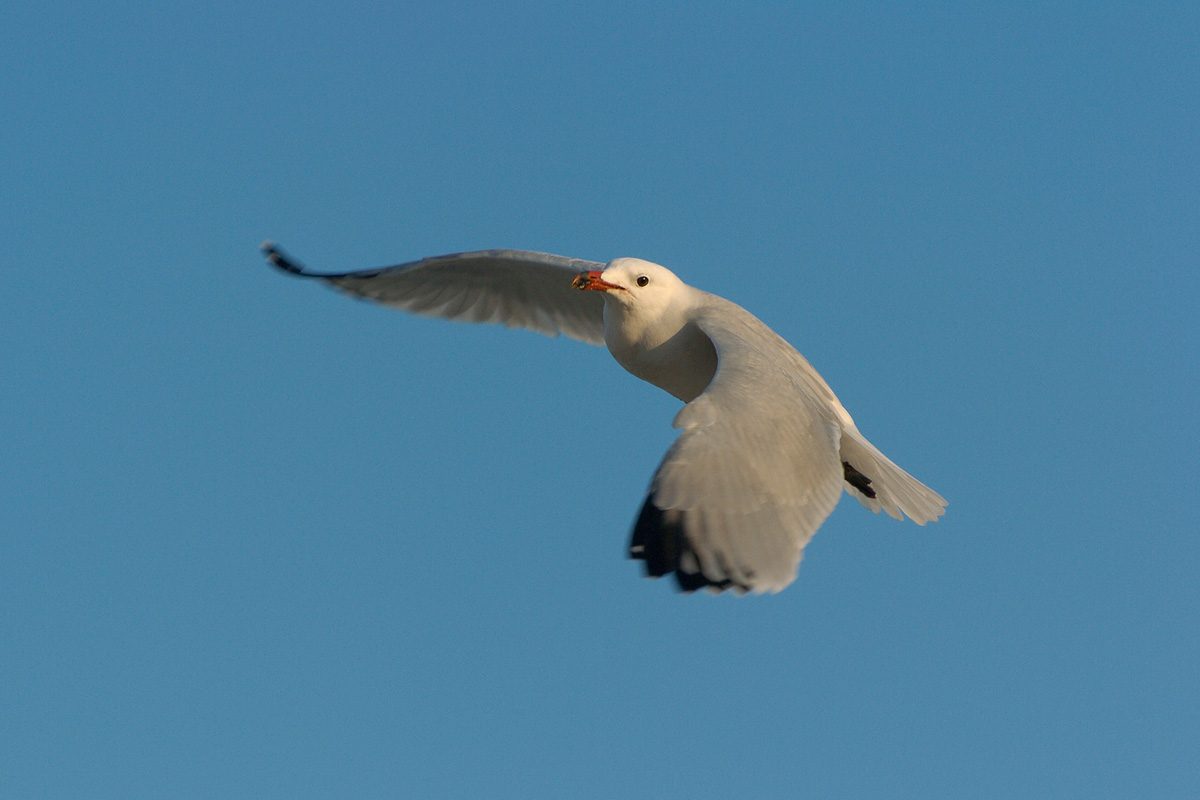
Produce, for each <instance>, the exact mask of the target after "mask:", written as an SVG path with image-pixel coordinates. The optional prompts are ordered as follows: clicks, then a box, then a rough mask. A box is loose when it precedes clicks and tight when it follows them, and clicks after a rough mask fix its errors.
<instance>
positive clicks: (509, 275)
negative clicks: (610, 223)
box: [262, 242, 604, 345]
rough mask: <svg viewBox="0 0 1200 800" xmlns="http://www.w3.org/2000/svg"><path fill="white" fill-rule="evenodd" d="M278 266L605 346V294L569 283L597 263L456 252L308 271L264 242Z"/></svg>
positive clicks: (410, 302)
mask: <svg viewBox="0 0 1200 800" xmlns="http://www.w3.org/2000/svg"><path fill="white" fill-rule="evenodd" d="M262 249H263V252H264V253H266V256H267V260H268V261H270V262H271V263H272V264H273V265H275V266H276V267H279V268H280V269H282V270H284V271H286V272H290V273H292V274H294V275H300V276H303V277H308V278H319V279H321V280H324V281H327V282H328V283H330V284H332V285H334V286H336V287H337V288H339V289H341V290H342V291H345V292H348V293H349V294H353V295H356V296H358V297H364V298H367V299H369V300H374V301H375V302H377V303H382V304H383V305H387V306H392V307H394V308H400V309H403V310H405V311H409V312H411V313H414V314H421V315H423V316H430V317H441V318H443V319H451V320H459V321H463V322H494V323H499V324H502V325H506V326H507V327H510V328H525V329H528V330H532V331H536V332H538V333H542V334H546V335H548V336H558V335H559V334H562V335H564V336H569V337H571V338H572V339H579V340H580V341H583V342H587V343H588V344H596V345H599V344H604V298H603V297H602V296H601V294H600V293H599V292H581V291H578V290H577V289H573V288H571V280H572V279H573V278H574V277H575V275H577V274H578V273H580V272H582V271H584V270H599V269H603V268H604V265H603V264H601V263H599V262H596V261H584V260H581V259H577V258H566V257H564V256H556V255H551V254H549V253H535V252H531V251H528V250H480V251H476V252H472V253H451V254H450V255H444V256H434V257H432V258H425V259H422V260H420V261H412V262H409V263H406V264H397V265H396V266H393V267H384V268H381V269H369V270H360V271H356V272H342V273H320V272H310V271H309V270H307V269H305V268H304V267H302V266H300V265H298V264H296V263H295V262H293V261H291V260H290V259H288V258H287V257H286V256H284V255H283V253H282V252H281V251H280V250H279V249H278V248H277V247H276V246H275V245H274V244H272V243H270V242H267V243H264V244H263V247H262Z"/></svg>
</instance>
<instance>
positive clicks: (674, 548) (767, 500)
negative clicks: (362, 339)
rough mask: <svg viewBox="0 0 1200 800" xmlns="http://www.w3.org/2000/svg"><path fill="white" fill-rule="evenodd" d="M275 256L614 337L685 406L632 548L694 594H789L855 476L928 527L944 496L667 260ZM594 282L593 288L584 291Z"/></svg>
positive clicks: (462, 308) (470, 316)
mask: <svg viewBox="0 0 1200 800" xmlns="http://www.w3.org/2000/svg"><path fill="white" fill-rule="evenodd" d="M262 250H263V252H264V253H265V254H266V258H267V260H268V261H269V262H270V263H271V264H273V265H274V266H276V267H278V268H280V269H282V270H284V271H287V272H290V273H292V274H295V275H301V276H304V277H311V278H320V279H322V280H325V281H328V282H329V283H331V284H333V285H334V286H336V287H338V288H339V289H342V290H344V291H346V292H349V293H350V294H354V295H358V296H361V297H366V298H369V299H371V300H376V301H378V302H380V303H383V304H385V305H389V306H395V307H397V308H402V309H404V310H406V311H411V312H414V313H416V314H424V315H427V316H435V317H443V318H446V319H453V320H464V321H469V322H498V323H502V324H504V325H507V326H508V327H510V328H528V329H530V330H534V331H537V332H538V333H544V334H547V335H550V336H557V335H558V334H560V333H561V334H565V335H567V336H570V337H571V338H573V339H579V340H581V341H584V342H587V343H588V344H595V345H599V344H606V345H608V350H609V352H610V353H612V355H613V358H615V359H616V360H617V363H619V364H620V365H621V366H622V367H624V368H625V369H626V370H628V371H629V372H631V373H633V374H634V375H636V376H637V377H639V378H641V379H642V380H644V381H648V382H649V383H652V384H654V385H655V386H657V387H659V388H661V389H663V390H665V391H667V392H669V393H670V394H672V395H674V396H675V397H677V398H679V399H680V400H682V401H683V402H684V403H686V405H685V406H684V407H683V408H682V409H681V410H680V412H679V414H678V415H676V417H675V422H674V427H676V428H682V429H683V433H681V434H680V435H679V438H678V439H676V440H675V443H674V444H673V445H672V446H671V448H670V450H668V451H667V454H666V456H665V457H664V458H663V461H662V464H661V465H660V466H659V468H658V471H657V472H656V473H655V475H654V479H653V480H652V481H651V483H650V489H649V492H648V494H647V497H646V500H645V503H644V504H643V506H642V510H641V513H640V515H639V516H638V519H637V522H636V523H635V524H634V528H633V535H632V538H631V541H630V545H629V556H630V558H634V559H639V560H641V561H643V562H645V569H646V573H647V574H648V575H649V576H652V577H660V576H662V575H666V574H669V573H674V574H675V578H676V580H677V582H678V584H679V587H680V588H681V589H682V590H684V591H689V592H690V591H694V590H696V589H699V588H708V589H710V590H712V591H716V592H719V591H721V590H723V589H727V588H732V589H734V590H736V591H738V592H740V593H745V592H747V591H752V592H756V593H762V592H778V591H779V590H781V589H783V588H784V587H785V586H787V585H788V584H790V583H791V582H792V581H793V580H795V578H796V570H797V568H798V567H799V564H800V558H801V555H802V553H803V550H804V546H805V545H806V544H808V541H809V539H811V538H812V536H813V534H814V533H816V530H817V528H818V527H819V526H820V525H821V523H822V522H824V521H825V518H826V517H828V516H829V514H830V513H831V512H832V511H833V507H834V506H835V505H837V501H838V498H839V497H840V496H841V493H842V490H843V489H844V490H845V491H846V492H848V493H849V494H851V495H853V496H854V497H856V498H858V501H859V502H860V503H862V504H863V505H864V506H866V507H867V508H869V509H871V510H872V511H874V512H876V513H878V512H879V511H886V512H887V513H888V514H889V515H890V516H892V517H895V518H896V519H902V518H903V516H904V515H907V516H908V517H909V518H910V519H911V520H913V521H914V522H916V523H917V524H918V525H924V524H925V523H926V522H932V521H934V520H936V519H937V518H938V517H939V516H941V515H942V514H943V513H945V506H946V501H945V500H943V499H942V497H941V496H940V495H938V494H937V493H936V492H934V491H933V490H932V489H929V488H928V487H926V486H924V485H923V484H921V483H920V482H919V481H917V480H916V479H915V478H913V477H912V476H911V475H909V474H908V473H907V472H905V471H904V470H902V469H900V468H899V467H898V466H896V465H895V464H893V463H892V462H891V461H890V460H888V458H887V457H886V456H884V455H883V453H881V452H879V450H877V449H876V448H875V447H874V445H872V444H871V443H870V442H868V441H867V440H866V438H865V437H864V436H863V435H862V434H861V433H859V431H858V428H857V427H856V426H855V424H854V420H853V419H851V418H850V415H849V414H848V413H847V412H846V409H845V408H843V407H842V404H841V403H840V402H838V399H837V397H836V396H835V395H834V393H833V391H832V390H831V389H830V388H829V385H828V384H826V383H825V381H824V380H823V379H822V378H821V376H820V375H818V374H817V371H816V370H815V369H813V368H812V366H811V365H810V364H809V363H808V361H806V360H805V359H804V357H803V356H802V355H800V353H798V352H797V351H796V350H795V348H793V347H792V346H791V345H790V344H788V343H787V342H786V341H784V340H783V338H781V337H780V336H779V335H778V334H776V333H775V332H774V331H772V330H771V329H770V328H768V327H767V326H766V325H765V324H763V323H762V322H760V321H759V320H758V319H757V318H756V317H754V316H753V315H751V314H750V313H749V312H748V311H746V310H745V309H743V308H741V307H740V306H737V305H735V304H733V303H731V302H730V301H728V300H725V299H723V298H720V297H717V296H716V295H712V294H709V293H707V292H703V291H700V290H699V289H694V288H692V287H691V286H688V285H687V284H685V283H684V282H683V281H681V280H679V278H677V277H676V276H675V275H674V273H672V272H671V271H670V270H668V269H666V268H665V267H661V266H659V265H658V264H652V263H650V262H649V261H642V260H641V259H637V258H618V259H615V260H614V261H610V262H609V263H608V264H607V265H605V264H601V263H599V262H595V261H581V260H579V259H573V258H564V257H563V256H555V255H549V254H547V253H533V252H527V251H521V250H483V251H478V252H473V253H455V254H452V255H444V256H435V257H433V258H426V259H424V260H421V261H414V262H411V263H407V264H399V265H397V266H393V267H384V268H382V269H372V270H364V271H359V272H347V273H317V272H310V271H308V270H306V269H305V268H303V267H301V266H299V265H297V264H296V263H294V262H292V261H290V260H288V259H287V258H286V257H285V256H284V255H283V254H282V253H281V252H280V251H279V249H278V248H277V247H276V246H275V245H274V244H273V243H271V242H265V243H263V245H262ZM580 290H582V291H580Z"/></svg>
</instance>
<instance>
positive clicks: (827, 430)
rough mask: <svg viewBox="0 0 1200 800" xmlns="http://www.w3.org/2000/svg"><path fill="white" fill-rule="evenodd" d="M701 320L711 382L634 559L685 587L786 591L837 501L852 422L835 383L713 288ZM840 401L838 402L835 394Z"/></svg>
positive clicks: (660, 475)
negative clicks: (847, 424) (843, 434)
mask: <svg viewBox="0 0 1200 800" xmlns="http://www.w3.org/2000/svg"><path fill="white" fill-rule="evenodd" d="M711 300H712V302H711V304H710V305H709V306H708V307H706V308H702V309H700V310H699V312H698V315H697V317H696V318H695V322H696V324H697V326H698V327H699V328H700V329H701V330H702V331H703V332H704V333H705V334H707V335H708V337H709V339H711V340H712V343H713V346H714V347H715V349H716V351H717V371H716V374H715V375H714V376H713V379H712V382H711V383H710V384H709V385H708V388H707V389H705V390H704V392H703V393H702V394H701V395H700V396H699V397H697V398H696V399H695V400H693V401H692V402H690V403H688V404H687V405H686V406H684V408H683V410H681V411H680V412H679V414H678V416H677V417H676V418H675V427H676V428H682V429H683V433H682V434H680V436H679V438H678V439H676V440H675V443H674V444H673V445H672V447H671V449H670V450H669V451H668V452H667V455H666V457H665V458H664V459H663V462H662V465H661V466H660V467H659V468H658V472H657V473H656V474H655V476H654V480H653V481H652V483H651V486H650V492H649V496H648V497H647V498H646V502H645V505H644V506H643V507H642V512H641V515H640V516H639V518H638V521H637V523H636V524H635V526H634V531H633V537H632V540H631V543H630V557H632V558H636V559H641V560H644V561H645V562H646V571H647V573H648V574H650V575H652V576H655V577H657V576H660V575H665V574H667V573H671V572H674V573H675V578H676V580H677V581H678V582H679V585H680V587H681V588H682V589H684V590H686V591H692V590H695V589H699V588H704V587H708V588H710V589H714V590H716V591H720V590H722V589H726V588H733V589H735V590H738V591H742V592H746V591H754V592H768V591H769V592H777V591H779V590H780V589H782V588H784V587H785V586H787V585H788V584H789V583H791V582H792V581H793V580H795V577H796V568H797V567H798V566H799V564H800V557H801V553H802V551H803V549H804V546H805V545H806V544H808V541H809V539H811V538H812V536H813V534H814V533H816V530H817V528H818V527H819V526H820V525H821V523H822V522H824V521H825V518H826V517H828V516H829V514H830V513H831V512H832V511H833V508H834V506H836V505H837V501H838V498H839V497H840V496H841V493H842V485H843V481H844V472H843V466H842V463H841V460H840V459H839V456H838V442H839V436H840V431H841V428H840V426H839V425H838V423H837V420H836V419H835V418H834V412H833V408H832V406H831V405H830V403H829V401H828V398H827V397H826V396H825V393H829V394H830V395H832V393H831V392H829V389H828V386H826V385H825V382H824V381H823V380H821V378H820V376H819V375H817V373H816V372H815V371H814V370H813V369H812V367H811V366H809V364H808V362H807V361H805V360H804V358H803V357H802V356H801V355H800V354H799V353H797V352H796V351H795V349H794V348H792V346H791V345H789V344H788V343H787V342H785V341H784V340H783V339H781V338H780V337H779V336H778V335H777V334H775V333H774V332H773V331H771V330H770V329H769V328H768V327H767V326H766V325H764V324H763V323H762V322H760V321H759V320H758V319H756V318H755V317H753V316H752V315H751V314H749V313H748V312H746V311H745V310H743V309H742V308H740V307H739V306H736V305H734V304H733V303H729V302H728V301H724V300H720V299H719V298H716V297H712V298H711ZM835 402H836V400H835Z"/></svg>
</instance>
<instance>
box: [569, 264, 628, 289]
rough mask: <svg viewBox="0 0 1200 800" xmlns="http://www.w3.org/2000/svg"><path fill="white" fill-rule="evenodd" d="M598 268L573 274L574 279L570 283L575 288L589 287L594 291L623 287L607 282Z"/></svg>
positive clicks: (622, 287)
mask: <svg viewBox="0 0 1200 800" xmlns="http://www.w3.org/2000/svg"><path fill="white" fill-rule="evenodd" d="M601 274H603V273H601V272H600V271H599V270H594V269H591V270H586V271H584V272H581V273H579V274H578V275H576V276H575V280H573V281H571V285H572V286H574V287H575V288H576V289H584V290H587V289H591V290H593V291H596V292H611V291H613V290H614V289H624V288H625V287H624V286H617V285H616V284H615V283H609V282H608V281H606V280H604V279H603V278H601V277H600V276H601Z"/></svg>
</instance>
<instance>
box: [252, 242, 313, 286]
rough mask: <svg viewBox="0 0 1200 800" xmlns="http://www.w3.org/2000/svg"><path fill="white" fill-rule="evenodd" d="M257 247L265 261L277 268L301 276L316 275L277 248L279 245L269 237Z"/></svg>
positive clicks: (311, 276) (309, 276) (310, 276)
mask: <svg viewBox="0 0 1200 800" xmlns="http://www.w3.org/2000/svg"><path fill="white" fill-rule="evenodd" d="M258 249H259V250H262V253H263V256H264V257H265V258H266V259H267V263H268V264H270V265H271V266H273V267H275V268H276V269H278V270H281V271H283V272H287V273H289V274H291V275H299V276H301V277H302V278H314V277H317V276H316V275H314V274H313V273H311V272H308V271H306V270H305V269H304V267H302V266H300V265H299V264H297V263H296V262H294V261H292V260H291V259H289V258H288V257H287V256H285V255H284V254H283V251H282V250H280V249H279V246H278V245H276V244H275V243H274V242H272V241H271V240H270V239H268V240H267V241H265V242H263V243H262V244H260V245H259V246H258Z"/></svg>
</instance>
